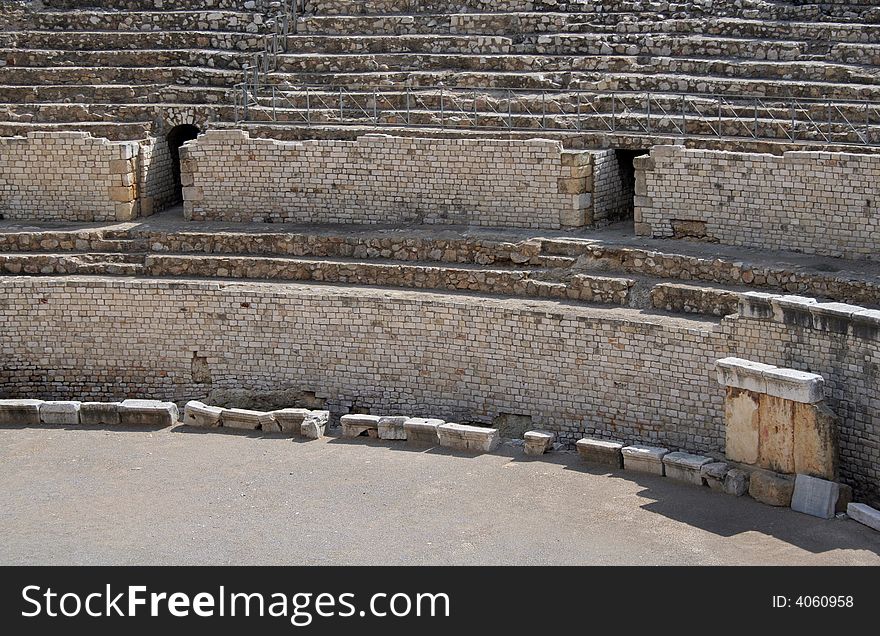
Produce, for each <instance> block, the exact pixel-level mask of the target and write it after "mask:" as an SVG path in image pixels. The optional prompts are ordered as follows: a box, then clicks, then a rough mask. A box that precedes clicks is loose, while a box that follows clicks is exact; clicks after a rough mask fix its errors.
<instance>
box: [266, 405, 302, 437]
mask: <svg viewBox="0 0 880 636" xmlns="http://www.w3.org/2000/svg"><path fill="white" fill-rule="evenodd" d="M310 413H311V411H310V410H309V409H279V410H277V411H272V417H273V420H274V424H272V425H270V427H271V429H272V431H273V432H275V433H288V434H291V435H299V434H300V432H301V431H300V429H301V428H302V423H303V422H304V421H305V419H306V418H307V417H308V416H309V414H310ZM263 430H264V431H265V430H267V429H266V428H265V426H264V427H263Z"/></svg>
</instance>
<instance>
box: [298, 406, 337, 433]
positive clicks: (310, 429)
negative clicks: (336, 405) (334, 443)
mask: <svg viewBox="0 0 880 636" xmlns="http://www.w3.org/2000/svg"><path fill="white" fill-rule="evenodd" d="M329 422H330V412H329V411H311V412H310V413H309V414H308V415H307V416H306V418H305V419H304V420H303V422H302V425H300V429H299V430H300V435H302V436H303V437H307V438H309V439H321V438H322V437H324V434H325V433H326V432H327V424H328V423H329Z"/></svg>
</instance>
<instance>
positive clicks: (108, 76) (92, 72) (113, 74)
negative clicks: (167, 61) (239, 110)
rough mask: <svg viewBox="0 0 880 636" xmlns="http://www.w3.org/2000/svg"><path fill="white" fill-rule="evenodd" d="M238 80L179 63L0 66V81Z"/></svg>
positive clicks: (220, 83)
mask: <svg viewBox="0 0 880 636" xmlns="http://www.w3.org/2000/svg"><path fill="white" fill-rule="evenodd" d="M241 81H242V72H241V71H237V70H226V69H212V68H206V67H181V66H140V67H120V66H103V67H98V66H93V67H81V66H47V67H27V66H5V67H0V84H13V85H18V86H45V85H54V86H59V85H74V86H79V85H83V84H85V85H87V86H95V85H113V84H115V85H125V86H134V85H143V84H149V85H156V84H160V85H174V84H181V85H191V86H205V87H212V86H213V87H227V88H231V87H232V86H234V85H235V84H237V83H240V82H241Z"/></svg>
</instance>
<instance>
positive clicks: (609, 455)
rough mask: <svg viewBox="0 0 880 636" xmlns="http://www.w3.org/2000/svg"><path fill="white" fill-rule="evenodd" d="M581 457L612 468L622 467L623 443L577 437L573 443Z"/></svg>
mask: <svg viewBox="0 0 880 636" xmlns="http://www.w3.org/2000/svg"><path fill="white" fill-rule="evenodd" d="M575 447H576V448H577V452H578V454H579V455H580V456H581V459H583V460H584V461H587V462H591V463H594V464H604V465H605V466H611V467H612V468H623V455H622V454H621V450H622V449H623V444H620V443H618V442H608V441H606V440H602V439H590V438H588V437H585V438H584V439H579V440H578V441H577V443H576V444H575Z"/></svg>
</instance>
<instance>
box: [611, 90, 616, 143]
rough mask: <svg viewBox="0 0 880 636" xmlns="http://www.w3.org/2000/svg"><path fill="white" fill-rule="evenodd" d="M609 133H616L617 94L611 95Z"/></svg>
mask: <svg viewBox="0 0 880 636" xmlns="http://www.w3.org/2000/svg"><path fill="white" fill-rule="evenodd" d="M611 132H613V133H616V132H617V93H611Z"/></svg>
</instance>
